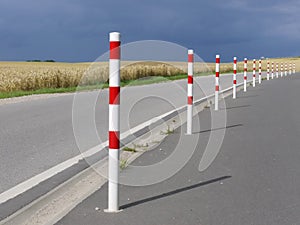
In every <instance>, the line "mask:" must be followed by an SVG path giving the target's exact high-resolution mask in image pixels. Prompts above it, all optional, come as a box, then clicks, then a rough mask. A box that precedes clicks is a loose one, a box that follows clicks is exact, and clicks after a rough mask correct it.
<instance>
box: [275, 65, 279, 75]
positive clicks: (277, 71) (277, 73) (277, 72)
mask: <svg viewBox="0 0 300 225" xmlns="http://www.w3.org/2000/svg"><path fill="white" fill-rule="evenodd" d="M278 77H279V70H278V63H276V78H278Z"/></svg>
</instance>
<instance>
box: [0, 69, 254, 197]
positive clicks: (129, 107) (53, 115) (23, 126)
mask: <svg viewBox="0 0 300 225" xmlns="http://www.w3.org/2000/svg"><path fill="white" fill-rule="evenodd" d="M248 79H251V73H250V72H249V73H248ZM242 80H243V75H242V74H240V75H238V82H242ZM195 81H196V83H197V84H199V85H198V87H197V86H196V87H195V88H194V96H195V97H194V98H195V99H199V98H201V97H204V95H205V94H206V95H208V94H212V93H213V92H214V76H209V77H200V78H197V79H195ZM220 82H221V87H222V89H225V88H227V87H230V86H231V85H232V76H231V75H224V76H222V77H221V81H220ZM185 90H186V80H180V81H174V82H168V83H161V84H153V85H146V86H135V87H126V88H122V94H121V132H123V131H127V130H129V129H130V128H132V127H135V126H137V125H138V124H141V123H142V122H145V121H147V120H149V119H151V118H153V117H155V116H158V115H161V114H163V113H166V112H168V111H170V110H172V109H174V108H176V107H180V106H183V105H185V104H186V92H185ZM74 96H75V95H74V94H69V95H62V96H60V97H50V98H46V99H40V100H33V101H27V102H20V103H14V104H4V105H0V118H1V126H0V154H1V157H0V170H1V171H3V172H1V174H0V193H2V192H4V191H6V190H8V189H10V188H12V187H14V186H15V185H17V184H19V183H20V182H23V181H25V180H27V179H29V178H31V177H33V176H34V175H37V174H39V173H41V172H43V171H45V170H47V169H49V168H51V167H53V166H55V165H57V164H59V163H61V162H64V161H65V160H67V159H69V158H71V157H74V156H76V155H78V154H80V153H81V152H83V151H86V150H88V149H90V148H92V147H94V146H96V145H98V144H100V143H102V142H104V141H106V140H107V130H108V104H107V101H108V100H107V99H108V91H107V89H106V90H102V91H100V92H97V91H94V92H84V93H81V94H79V95H76V98H75V99H76V100H78V99H79V100H80V101H76V109H75V110H73V101H74ZM72 113H74V115H75V117H74V118H73V123H72ZM94 117H95V121H94V120H89V118H92V119H94ZM74 121H75V122H78V124H79V125H78V126H77V125H76V126H75V128H74V126H73V125H74ZM76 124H77V123H76ZM80 124H81V125H80ZM74 130H75V134H76V135H74ZM75 136H76V138H77V139H76V138H75ZM76 141H77V142H76Z"/></svg>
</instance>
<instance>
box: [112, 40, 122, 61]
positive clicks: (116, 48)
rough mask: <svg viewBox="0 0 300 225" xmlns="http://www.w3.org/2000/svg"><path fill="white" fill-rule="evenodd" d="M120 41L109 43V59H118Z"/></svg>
mask: <svg viewBox="0 0 300 225" xmlns="http://www.w3.org/2000/svg"><path fill="white" fill-rule="evenodd" d="M120 43H121V42H120V41H111V42H110V59H120Z"/></svg>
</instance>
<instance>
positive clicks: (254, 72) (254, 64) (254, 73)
mask: <svg viewBox="0 0 300 225" xmlns="http://www.w3.org/2000/svg"><path fill="white" fill-rule="evenodd" d="M255 80H256V61H255V59H253V82H252V86H253V87H255Z"/></svg>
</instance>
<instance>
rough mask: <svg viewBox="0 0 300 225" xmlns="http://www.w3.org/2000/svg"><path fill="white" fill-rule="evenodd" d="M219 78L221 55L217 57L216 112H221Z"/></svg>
mask: <svg viewBox="0 0 300 225" xmlns="http://www.w3.org/2000/svg"><path fill="white" fill-rule="evenodd" d="M219 76H220V55H216V78H215V110H216V111H217V110H219V89H220V84H219Z"/></svg>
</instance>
